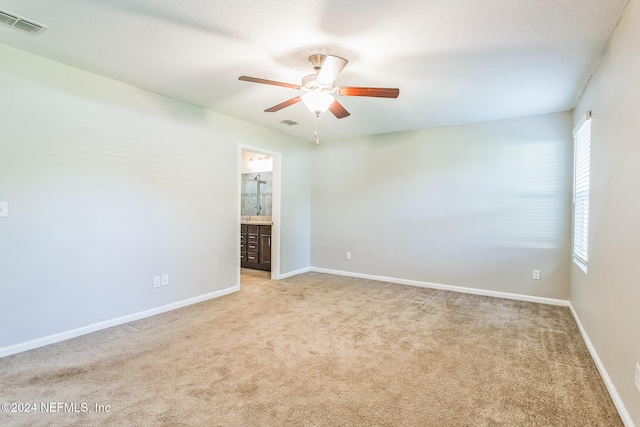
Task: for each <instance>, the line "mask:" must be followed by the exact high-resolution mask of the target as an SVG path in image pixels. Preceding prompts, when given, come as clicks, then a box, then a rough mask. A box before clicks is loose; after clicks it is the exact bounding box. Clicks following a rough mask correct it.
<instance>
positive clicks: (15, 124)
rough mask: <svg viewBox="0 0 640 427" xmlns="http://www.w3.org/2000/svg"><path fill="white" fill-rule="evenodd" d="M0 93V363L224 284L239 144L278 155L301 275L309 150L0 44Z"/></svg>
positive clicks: (286, 236) (232, 277)
mask: <svg viewBox="0 0 640 427" xmlns="http://www.w3.org/2000/svg"><path fill="white" fill-rule="evenodd" d="M0 93H1V94H2V95H1V96H0V128H1V129H2V131H1V132H0V135H1V136H0V201H8V202H9V210H10V217H9V218H0V324H1V325H3V326H2V328H0V350H2V348H3V347H5V349H6V348H8V347H10V346H15V345H17V344H20V343H24V342H26V341H29V340H34V339H40V338H43V337H46V336H49V335H52V334H57V333H62V332H65V331H68V330H72V329H76V328H82V327H83V326H86V325H89V324H92V323H96V322H103V321H106V320H109V319H114V318H117V317H119V316H127V315H130V314H132V313H137V312H141V311H144V310H150V309H153V308H155V307H160V306H163V305H167V304H172V303H176V302H179V301H183V300H186V299H189V298H194V297H197V296H201V295H205V294H208V293H211V292H214V291H219V290H222V289H226V288H230V287H233V286H235V285H237V280H238V269H239V225H238V224H239V197H240V195H239V194H238V188H239V186H238V180H239V179H240V176H239V173H240V170H239V165H240V159H239V153H240V150H239V149H238V144H250V145H252V146H256V147H263V148H265V149H269V150H273V151H277V152H280V153H282V182H283V187H282V201H283V203H282V224H281V249H282V253H281V258H280V260H281V265H280V272H281V273H287V272H289V271H293V270H298V269H301V268H305V267H308V266H309V256H310V255H309V246H310V243H309V234H310V230H309V210H310V177H309V174H308V173H307V170H308V169H309V167H310V153H311V151H310V150H311V144H310V143H307V142H303V141H300V140H297V139H295V138H292V137H289V136H286V135H285V134H283V133H278V132H273V131H269V130H266V129H263V128H260V127H257V126H253V125H250V124H248V123H245V122H242V121H238V120H235V119H231V118H228V117H225V116H221V115H219V114H215V113H212V112H210V111H207V110H204V109H202V108H198V107H195V106H193V105H189V104H185V103H182V102H179V101H176V100H173V99H170V98H166V97H163V96H159V95H157V94H153V93H150V92H146V91H143V90H141V89H137V88H134V87H131V86H127V85H125V84H122V83H119V82H115V81H112V80H109V79H106V78H103V77H100V76H96V75H93V74H90V73H86V72H83V71H80V70H77V69H74V68H71V67H68V66H66V65H63V64H60V63H56V62H52V61H49V60H46V59H44V58H41V57H37V56H34V55H31V54H27V53H25V52H21V51H18V50H15V49H12V48H9V47H6V46H3V45H0ZM164 273H167V274H169V278H170V284H169V286H168V287H165V288H160V289H155V290H154V289H153V287H152V284H153V277H154V276H156V275H160V274H164ZM0 353H1V351H0Z"/></svg>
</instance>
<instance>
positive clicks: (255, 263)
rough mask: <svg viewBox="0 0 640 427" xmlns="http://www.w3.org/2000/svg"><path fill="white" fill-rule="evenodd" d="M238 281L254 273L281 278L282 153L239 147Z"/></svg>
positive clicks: (246, 146) (274, 278)
mask: <svg viewBox="0 0 640 427" xmlns="http://www.w3.org/2000/svg"><path fill="white" fill-rule="evenodd" d="M239 158H240V167H239V174H238V175H239V185H238V188H239V195H240V197H239V199H240V206H239V216H238V220H239V221H238V224H239V227H238V228H239V236H240V247H239V251H238V259H239V263H238V264H239V268H238V284H241V283H242V280H243V278H244V279H247V278H248V277H251V276H256V275H259V276H262V277H265V276H267V277H270V278H271V279H273V280H277V279H278V278H279V275H280V274H279V273H280V159H281V156H280V153H277V152H273V151H270V150H265V149H263V148H259V147H253V146H248V145H242V144H241V145H240V147H239Z"/></svg>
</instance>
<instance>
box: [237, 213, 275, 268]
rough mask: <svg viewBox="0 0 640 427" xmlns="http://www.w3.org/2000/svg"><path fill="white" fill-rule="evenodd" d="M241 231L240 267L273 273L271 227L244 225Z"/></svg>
mask: <svg viewBox="0 0 640 427" xmlns="http://www.w3.org/2000/svg"><path fill="white" fill-rule="evenodd" d="M240 230H241V231H240V233H241V234H240V265H241V266H242V267H244V268H254V269H257V270H266V271H271V226H270V225H253V224H242V225H241V226H240Z"/></svg>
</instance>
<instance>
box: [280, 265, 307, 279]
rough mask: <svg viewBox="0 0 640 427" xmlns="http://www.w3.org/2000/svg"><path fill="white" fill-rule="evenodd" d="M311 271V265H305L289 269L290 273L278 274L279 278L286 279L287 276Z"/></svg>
mask: <svg viewBox="0 0 640 427" xmlns="http://www.w3.org/2000/svg"><path fill="white" fill-rule="evenodd" d="M310 271H311V267H305V268H301V269H299V270H294V271H289V272H288V273H284V274H281V275H280V276H278V280H280V279H286V278H287V277H291V276H297V275H298V274H302V273H308V272H310Z"/></svg>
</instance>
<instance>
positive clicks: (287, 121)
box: [280, 119, 298, 126]
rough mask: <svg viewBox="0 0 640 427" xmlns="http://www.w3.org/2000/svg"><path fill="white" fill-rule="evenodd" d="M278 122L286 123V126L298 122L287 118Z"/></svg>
mask: <svg viewBox="0 0 640 427" xmlns="http://www.w3.org/2000/svg"><path fill="white" fill-rule="evenodd" d="M280 123H282V124H283V125H287V126H294V125H297V124H298V122H294V121H293V120H289V119H286V120H280Z"/></svg>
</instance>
